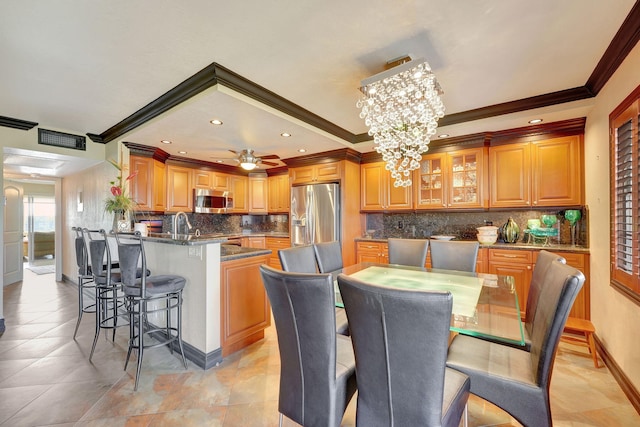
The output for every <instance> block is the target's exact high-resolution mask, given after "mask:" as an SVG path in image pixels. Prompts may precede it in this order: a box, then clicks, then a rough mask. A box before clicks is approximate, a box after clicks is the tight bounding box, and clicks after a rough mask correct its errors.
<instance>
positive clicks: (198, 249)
mask: <svg viewBox="0 0 640 427" xmlns="http://www.w3.org/2000/svg"><path fill="white" fill-rule="evenodd" d="M188 256H189V258H201V257H202V246H199V245H198V246H189V255H188Z"/></svg>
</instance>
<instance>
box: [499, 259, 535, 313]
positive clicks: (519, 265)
mask: <svg viewBox="0 0 640 427" xmlns="http://www.w3.org/2000/svg"><path fill="white" fill-rule="evenodd" d="M533 258H534V257H533V251H527V250H510V249H489V273H491V274H500V275H505V276H513V279H514V289H515V290H516V294H517V295H518V305H519V306H520V313H521V315H522V317H523V318H524V316H525V314H526V313H525V310H526V307H527V296H528V294H529V284H530V283H531V274H532V273H533Z"/></svg>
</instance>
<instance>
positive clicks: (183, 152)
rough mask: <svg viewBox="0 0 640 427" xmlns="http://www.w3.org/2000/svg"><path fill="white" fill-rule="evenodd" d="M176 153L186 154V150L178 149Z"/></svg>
mask: <svg viewBox="0 0 640 427" xmlns="http://www.w3.org/2000/svg"><path fill="white" fill-rule="evenodd" d="M178 154H187V152H186V151H178Z"/></svg>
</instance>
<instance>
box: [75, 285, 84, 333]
mask: <svg viewBox="0 0 640 427" xmlns="http://www.w3.org/2000/svg"><path fill="white" fill-rule="evenodd" d="M82 283H83V282H82V279H81V278H80V277H78V321H77V322H76V330H75V331H73V339H74V340H75V339H76V335H77V334H78V328H79V327H80V321H81V320H82V314H83V313H84V300H83V298H84V295H83V292H82V291H83V290H84V287H83V284H82Z"/></svg>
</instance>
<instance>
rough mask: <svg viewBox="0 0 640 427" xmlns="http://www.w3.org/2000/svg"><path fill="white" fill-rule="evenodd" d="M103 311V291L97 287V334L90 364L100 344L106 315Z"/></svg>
mask: <svg viewBox="0 0 640 427" xmlns="http://www.w3.org/2000/svg"><path fill="white" fill-rule="evenodd" d="M102 310H103V302H102V291H101V290H100V288H99V287H98V286H96V332H95V334H94V335H93V345H92V346H91V353H90V354H89V362H91V359H92V358H93V352H94V351H95V350H96V343H97V342H98V337H99V336H100V329H101V326H102V316H103V315H104V313H103V311H102Z"/></svg>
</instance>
